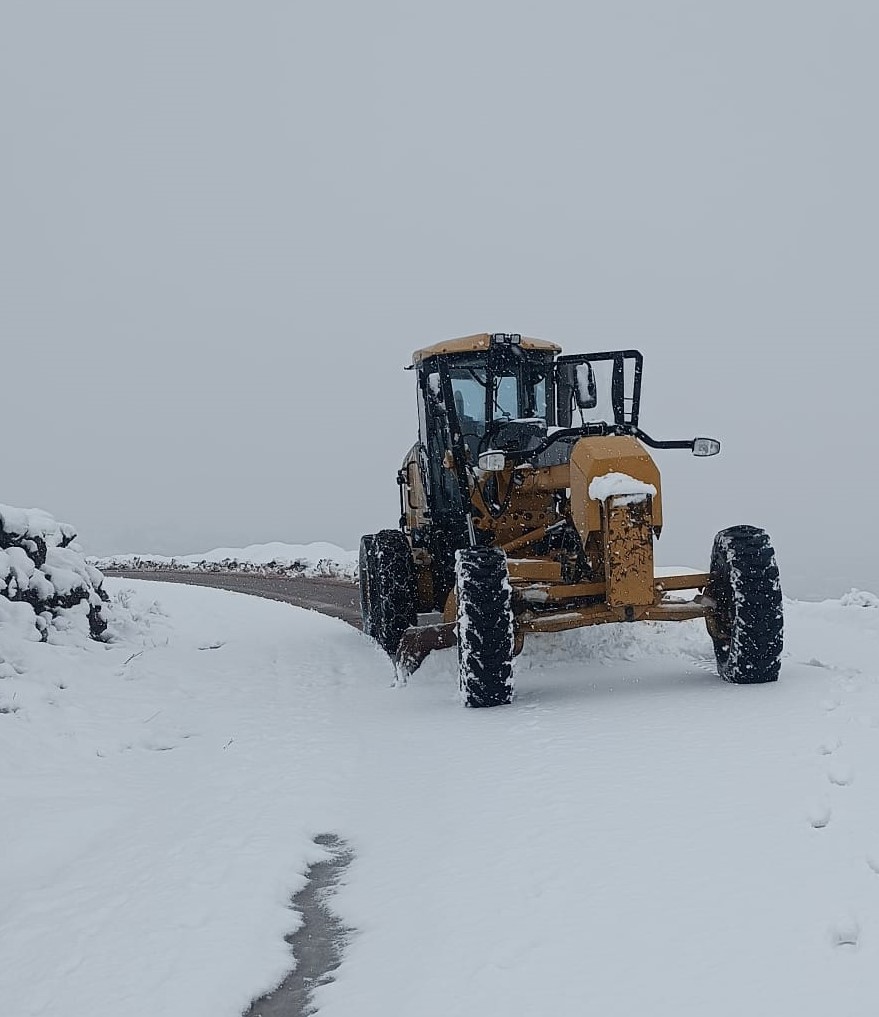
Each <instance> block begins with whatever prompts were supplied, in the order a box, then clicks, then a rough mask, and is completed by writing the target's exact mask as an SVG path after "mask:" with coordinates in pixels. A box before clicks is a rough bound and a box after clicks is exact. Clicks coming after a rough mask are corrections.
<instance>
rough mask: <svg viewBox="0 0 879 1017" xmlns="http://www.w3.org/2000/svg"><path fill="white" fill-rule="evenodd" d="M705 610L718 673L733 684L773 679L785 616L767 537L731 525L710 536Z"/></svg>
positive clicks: (774, 678) (776, 677) (774, 564)
mask: <svg viewBox="0 0 879 1017" xmlns="http://www.w3.org/2000/svg"><path fill="white" fill-rule="evenodd" d="M705 593H706V595H707V596H708V598H710V600H711V601H713V604H714V606H713V607H712V608H711V609H710V610H709V612H708V613H707V614H706V617H705V621H706V624H707V626H708V633H709V635H710V636H711V639H712V641H713V643H714V655H715V657H716V659H717V672H718V674H719V675H720V677H721V678H723V679H724V680H725V681H728V682H733V683H734V684H736V685H762V684H764V683H765V682H774V681H777V680H778V672H779V669H780V667H781V650H782V643H783V630H784V616H783V611H782V597H781V583H780V581H779V576H778V565H777V564H776V561H775V552H774V551H773V549H772V544H771V543H770V541H769V535H768V534H767V533H766V532H765V531H764V530H761V529H758V528H757V527H756V526H733V527H731V528H730V529H727V530H721V531H720V533H718V534H717V536H716V537H715V538H714V547H713V548H712V551H711V571H710V578H709V581H708V586H707V588H706V590H705Z"/></svg>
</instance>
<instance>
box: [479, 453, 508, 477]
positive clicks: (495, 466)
mask: <svg viewBox="0 0 879 1017" xmlns="http://www.w3.org/2000/svg"><path fill="white" fill-rule="evenodd" d="M506 465H507V457H506V456H505V455H504V454H503V452H483V453H482V455H481V456H480V457H479V469H480V470H482V471H483V472H484V473H500V472H501V470H503V468H504V467H505V466H506Z"/></svg>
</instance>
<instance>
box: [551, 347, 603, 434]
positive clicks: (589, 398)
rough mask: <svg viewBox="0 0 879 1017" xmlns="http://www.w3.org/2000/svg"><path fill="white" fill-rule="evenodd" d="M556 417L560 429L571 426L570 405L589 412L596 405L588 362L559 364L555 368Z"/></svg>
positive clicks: (590, 365)
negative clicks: (556, 385)
mask: <svg viewBox="0 0 879 1017" xmlns="http://www.w3.org/2000/svg"><path fill="white" fill-rule="evenodd" d="M557 372H558V373H557V375H556V378H557V381H558V387H557V393H556V395H557V400H558V401H557V410H556V417H557V418H558V423H559V425H560V426H561V427H570V426H571V405H572V403H573V405H575V406H577V407H579V408H580V409H581V410H591V409H594V408H595V407H596V406H597V405H598V388H597V386H596V384H595V371H594V370H593V368H592V364H590V363H589V362H588V361H586V360H584V361H581V362H580V363H579V364H578V363H576V362H573V363H570V362H569V363H561V364H559V365H558V367H557Z"/></svg>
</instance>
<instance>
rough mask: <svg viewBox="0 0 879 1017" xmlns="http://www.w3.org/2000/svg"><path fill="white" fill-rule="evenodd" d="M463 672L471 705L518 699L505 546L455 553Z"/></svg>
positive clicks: (464, 689)
mask: <svg viewBox="0 0 879 1017" xmlns="http://www.w3.org/2000/svg"><path fill="white" fill-rule="evenodd" d="M455 593H456V599H457V635H458V674H459V682H460V689H461V697H462V699H463V701H464V703H465V705H467V706H502V705H503V704H505V703H509V702H510V700H511V699H512V698H513V646H514V639H513V610H512V589H511V587H510V579H509V575H508V572H507V558H506V555H505V554H504V552H503V551H501V550H500V549H499V548H493V547H492V548H468V549H465V550H462V551H458V552H457V554H456V555H455Z"/></svg>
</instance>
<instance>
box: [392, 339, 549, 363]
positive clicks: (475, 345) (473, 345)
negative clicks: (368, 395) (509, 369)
mask: <svg viewBox="0 0 879 1017" xmlns="http://www.w3.org/2000/svg"><path fill="white" fill-rule="evenodd" d="M491 335H492V334H491V333H490V332H480V333H478V334H477V335H465V336H463V337H462V338H460V339H445V340H444V341H443V342H439V343H434V345H433V346H426V347H425V348H424V349H423V350H416V351H415V352H414V353H413V354H412V363H413V364H420V363H421V361H422V360H426V359H427V358H428V357H435V356H442V355H443V354H446V353H476V352H479V351H481V350H487V349H488V347H489V346H490V345H491ZM519 345H520V346H521V347H522V349H523V350H545V351H546V352H548V353H561V351H562V348H561V346H558V345H557V344H556V343H551V342H548V341H547V340H546V339H529V338H528V336H524V335H523V336H522V341H521V342H520V343H519Z"/></svg>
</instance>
